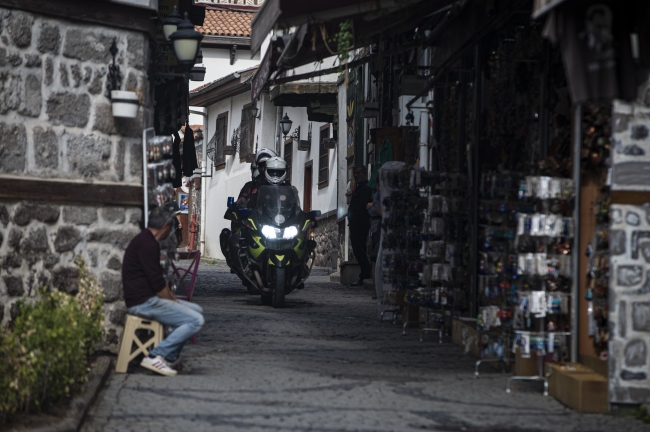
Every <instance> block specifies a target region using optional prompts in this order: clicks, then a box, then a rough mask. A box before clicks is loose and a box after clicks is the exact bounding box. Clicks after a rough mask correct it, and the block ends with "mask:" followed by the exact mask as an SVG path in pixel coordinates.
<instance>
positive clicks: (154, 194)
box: [142, 128, 178, 292]
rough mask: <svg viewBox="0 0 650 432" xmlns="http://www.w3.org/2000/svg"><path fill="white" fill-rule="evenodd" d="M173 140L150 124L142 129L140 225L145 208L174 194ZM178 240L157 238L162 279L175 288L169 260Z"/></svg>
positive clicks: (165, 200)
mask: <svg viewBox="0 0 650 432" xmlns="http://www.w3.org/2000/svg"><path fill="white" fill-rule="evenodd" d="M172 153H173V141H172V138H171V136H156V133H155V131H154V129H153V128H148V129H145V130H144V131H143V132H142V173H143V176H142V177H143V181H142V183H143V191H144V226H145V227H146V226H148V224H149V211H150V209H154V208H156V207H159V206H162V205H163V204H165V203H167V202H169V201H171V200H172V199H173V198H174V187H173V186H172V180H173V179H174V178H175V177H176V169H175V168H174V165H173V163H172ZM177 246H178V243H177V241H176V236H175V235H170V236H168V237H167V239H165V240H162V241H160V265H161V267H162V268H163V274H164V275H165V280H166V282H167V284H168V286H169V287H170V288H171V289H172V291H174V292H175V291H176V286H177V284H176V277H175V275H174V272H173V267H172V261H174V260H176V258H177V252H176V248H177Z"/></svg>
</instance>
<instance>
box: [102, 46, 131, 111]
mask: <svg viewBox="0 0 650 432" xmlns="http://www.w3.org/2000/svg"><path fill="white" fill-rule="evenodd" d="M109 51H110V53H111V55H112V56H113V62H112V63H111V64H109V65H108V80H107V85H108V97H109V99H110V100H111V104H112V108H113V117H125V118H136V117H137V116H138V107H139V101H138V94H137V93H136V92H133V91H124V90H120V87H121V86H122V74H121V73H120V66H119V65H118V64H116V63H115V56H116V55H117V44H116V43H115V39H113V43H112V44H111V47H110V48H109Z"/></svg>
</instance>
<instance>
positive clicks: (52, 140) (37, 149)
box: [33, 126, 59, 169]
mask: <svg viewBox="0 0 650 432" xmlns="http://www.w3.org/2000/svg"><path fill="white" fill-rule="evenodd" d="M33 134H34V158H35V160H36V166H37V167H39V168H53V169H56V168H57V167H58V166H59V140H58V138H57V136H56V133H55V132H54V130H52V129H43V128H42V127H40V126H36V127H35V128H34V130H33Z"/></svg>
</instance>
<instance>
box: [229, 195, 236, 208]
mask: <svg viewBox="0 0 650 432" xmlns="http://www.w3.org/2000/svg"><path fill="white" fill-rule="evenodd" d="M234 203H235V197H228V207H229V208H230V207H231V206H232V205H233V204H234Z"/></svg>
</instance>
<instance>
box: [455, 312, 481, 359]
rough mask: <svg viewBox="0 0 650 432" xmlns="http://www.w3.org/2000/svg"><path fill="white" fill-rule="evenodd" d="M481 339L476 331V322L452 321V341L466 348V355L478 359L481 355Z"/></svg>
mask: <svg viewBox="0 0 650 432" xmlns="http://www.w3.org/2000/svg"><path fill="white" fill-rule="evenodd" d="M479 339H480V334H479V332H477V331H476V320H472V321H461V320H459V319H453V320H452V321H451V340H452V342H454V343H455V344H456V345H460V346H462V347H464V348H465V354H467V353H469V354H472V355H474V356H476V357H478V356H479V355H480V349H479Z"/></svg>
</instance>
